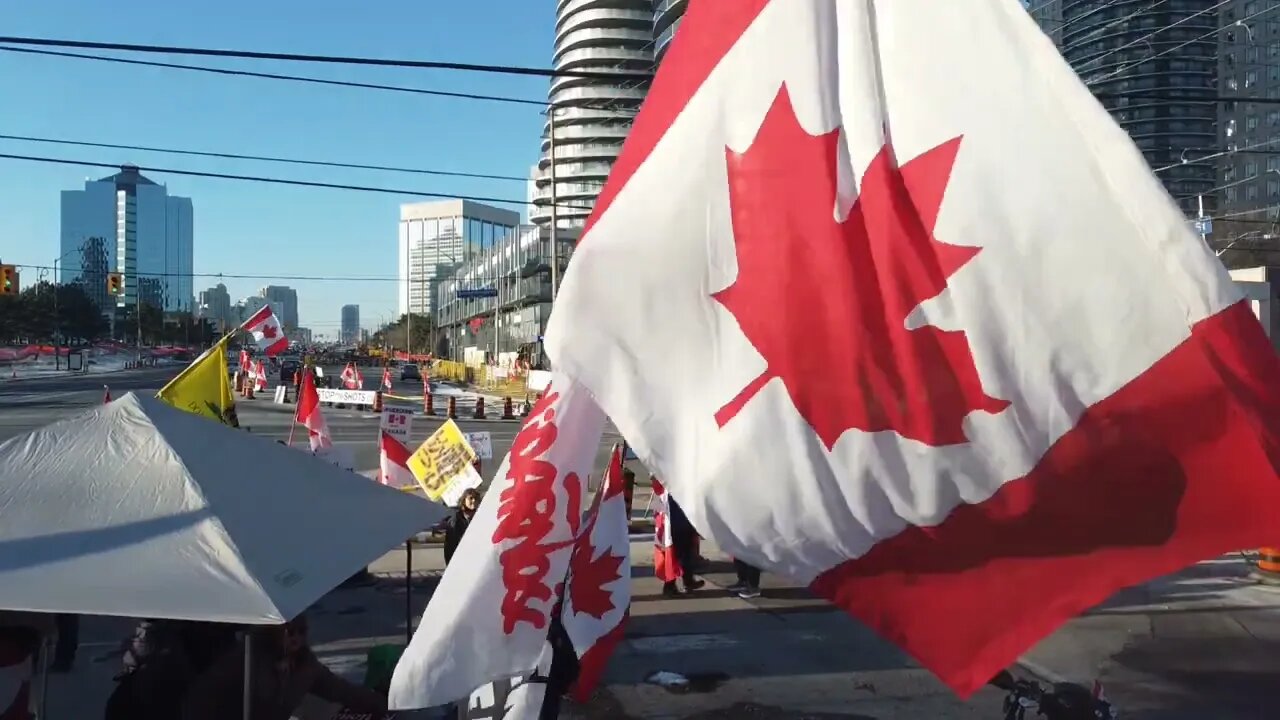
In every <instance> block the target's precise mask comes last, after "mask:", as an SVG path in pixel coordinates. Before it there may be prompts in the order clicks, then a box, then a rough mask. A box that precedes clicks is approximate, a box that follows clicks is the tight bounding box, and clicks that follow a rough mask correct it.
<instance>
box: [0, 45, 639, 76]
mask: <svg viewBox="0 0 1280 720" xmlns="http://www.w3.org/2000/svg"><path fill="white" fill-rule="evenodd" d="M0 43H8V44H10V45H34V46H37V47H59V48H79V49H82V50H118V51H122V52H136V53H152V54H160V55H199V56H204V57H224V58H239V59H246V60H278V61H283V62H308V63H324V64H329V65H369V66H375V67H400V68H425V69H431V70H457V71H462V72H478V73H494V74H502V75H526V76H535V77H577V78H584V79H589V80H637V79H644V78H649V77H652V75H653V74H652V73H650V72H599V71H591V70H554V69H551V68H535V67H524V66H520V65H487V64H479V63H462V62H448V61H438V60H392V59H387V58H369V57H353V56H345V55H305V54H301V53H278V52H262V51H257V50H220V49H215V48H197V47H181V46H177V45H139V44H134V43H114V42H93V41H89V40H62V39H56V38H36V37H22V36H17V35H0Z"/></svg>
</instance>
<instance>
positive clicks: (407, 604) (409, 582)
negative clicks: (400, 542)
mask: <svg viewBox="0 0 1280 720" xmlns="http://www.w3.org/2000/svg"><path fill="white" fill-rule="evenodd" d="M411 642H413V538H412V537H411V538H409V539H408V540H405V541H404V645H405V647H409V643H411Z"/></svg>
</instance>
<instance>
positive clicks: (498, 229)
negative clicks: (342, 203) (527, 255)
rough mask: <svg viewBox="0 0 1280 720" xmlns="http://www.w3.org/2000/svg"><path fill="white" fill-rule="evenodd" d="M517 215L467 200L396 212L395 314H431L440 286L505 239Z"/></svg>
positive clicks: (513, 228) (414, 205)
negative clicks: (397, 280)
mask: <svg viewBox="0 0 1280 720" xmlns="http://www.w3.org/2000/svg"><path fill="white" fill-rule="evenodd" d="M519 224H520V214H519V213H517V212H514V211H511V210H504V209H502V208H496V207H492V206H490V205H484V204H481V203H477V202H471V201H469V200H441V201H438V202H421V203H411V204H407V205H401V206H400V242H399V258H400V261H399V262H400V274H399V277H400V292H399V296H400V313H401V314H404V313H408V312H413V313H416V314H421V315H427V314H431V313H433V312H435V308H436V307H437V305H438V302H437V292H438V286H439V283H440V280H441V279H442V278H444V277H447V276H448V275H450V274H452V272H453V270H454V269H456V268H457V267H458V266H460V265H462V264H463V263H466V262H467V261H468V260H470V259H472V258H474V257H476V256H478V255H482V254H484V253H485V252H487V251H489V250H491V249H492V248H494V247H496V246H498V245H500V244H501V243H502V242H503V241H504V240H506V239H507V238H509V237H511V236H512V235H513V234H514V233H515V231H516V227H517V226H518V225H519Z"/></svg>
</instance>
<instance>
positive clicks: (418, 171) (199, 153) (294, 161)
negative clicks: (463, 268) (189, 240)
mask: <svg viewBox="0 0 1280 720" xmlns="http://www.w3.org/2000/svg"><path fill="white" fill-rule="evenodd" d="M0 140H19V141H21V142H34V143H47V144H52V145H78V146H81V147H98V148H111V149H113V150H138V151H142V152H155V153H166V154H170V155H192V156H196V157H212V158H225V159H228V160H254V161H259V162H277V163H287V164H291V165H311V166H317V167H334V168H348V169H352V170H380V171H384V172H400V173H412V174H415V175H439V176H442V177H458V178H475V179H479V180H510V181H513V182H528V181H529V178H527V177H517V176H515V175H486V174H484V173H467V172H455V171H452V170H429V169H422V168H407V167H394V166H389V165H361V164H358V163H344V162H333V161H328V160H301V159H298V158H282V157H272V156H269V155H241V154H237V153H224V152H208V151H203V150H179V149H176V148H162V147H151V146H147V145H117V144H115V143H103V142H89V141H87V140H62V139H57V138H42V137H31V136H28V135H0Z"/></svg>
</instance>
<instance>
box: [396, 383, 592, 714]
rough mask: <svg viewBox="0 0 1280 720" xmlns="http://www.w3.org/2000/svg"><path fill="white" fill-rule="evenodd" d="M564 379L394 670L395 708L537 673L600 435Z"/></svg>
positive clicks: (518, 443)
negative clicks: (531, 672) (495, 681)
mask: <svg viewBox="0 0 1280 720" xmlns="http://www.w3.org/2000/svg"><path fill="white" fill-rule="evenodd" d="M557 378H558V376H556V375H553V378H552V383H551V386H550V387H549V388H548V389H547V391H546V393H545V394H544V395H543V397H542V399H541V400H539V401H538V402H537V404H536V405H535V406H534V408H533V411H532V412H531V413H530V415H529V417H528V418H526V419H525V421H524V425H523V426H522V427H521V428H520V431H519V432H518V433H517V434H516V437H515V439H514V440H513V441H512V443H511V451H510V452H509V453H508V454H507V457H506V459H505V460H504V461H503V463H502V465H501V466H500V467H499V468H498V471H497V473H496V474H495V475H494V477H493V481H492V483H491V484H490V486H489V489H488V490H487V491H486V492H485V495H484V499H483V500H482V501H481V503H480V507H479V509H478V510H477V511H476V514H475V516H474V517H473V518H472V519H471V523H470V525H468V526H467V532H466V534H465V535H463V536H462V542H461V543H460V544H459V546H458V549H457V551H456V553H455V554H454V556H453V559H452V561H451V562H450V563H449V566H448V568H447V569H446V571H445V573H444V577H442V578H441V579H440V585H439V586H438V587H437V589H436V591H435V593H434V594H433V595H432V598H431V603H430V604H429V605H427V609H426V611H425V612H424V613H423V614H422V620H421V622H420V623H419V624H418V631H417V632H415V633H414V636H413V640H412V641H411V642H410V643H409V647H408V648H406V649H405V652H404V654H403V655H402V656H401V658H400V661H399V662H398V663H397V664H396V669H395V673H394V675H393V676H392V681H391V692H390V695H389V698H388V701H389V703H390V705H391V707H392V709H396V710H414V709H419V708H426V707H433V706H438V705H443V704H446V703H451V702H454V701H457V700H459V699H462V698H465V697H467V696H469V695H470V694H471V693H472V692H473V691H474V690H475V689H476V688H479V687H481V686H483V685H485V684H486V683H490V682H492V681H494V680H498V679H501V678H511V677H516V676H522V675H525V674H527V673H529V672H530V671H531V670H533V669H534V668H536V667H537V666H538V659H539V657H540V655H541V654H542V651H543V648H544V647H545V646H546V643H547V637H548V632H549V630H550V626H551V616H552V613H553V612H554V611H555V608H556V605H557V604H558V602H559V599H560V597H561V594H562V592H563V584H564V581H565V576H566V574H567V573H568V570H569V558H570V556H571V555H572V554H573V553H574V545H575V541H576V540H577V538H578V537H579V534H580V533H581V531H582V528H583V513H582V510H583V498H584V497H585V492H586V480H587V476H588V474H589V473H590V472H591V468H592V462H593V461H594V460H595V456H596V452H597V450H598V448H599V445H600V437H601V434H602V433H603V431H604V414H603V413H601V412H600V409H599V408H598V407H597V406H596V404H595V402H594V400H592V398H591V395H590V394H589V393H587V392H585V391H584V390H583V389H582V388H581V387H580V386H577V385H575V384H574V383H571V382H568V381H565V380H563V378H560V379H557ZM593 609H599V606H595V607H594V608H593Z"/></svg>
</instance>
